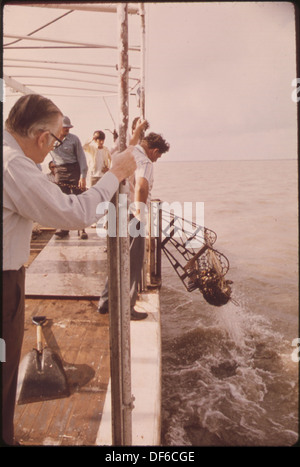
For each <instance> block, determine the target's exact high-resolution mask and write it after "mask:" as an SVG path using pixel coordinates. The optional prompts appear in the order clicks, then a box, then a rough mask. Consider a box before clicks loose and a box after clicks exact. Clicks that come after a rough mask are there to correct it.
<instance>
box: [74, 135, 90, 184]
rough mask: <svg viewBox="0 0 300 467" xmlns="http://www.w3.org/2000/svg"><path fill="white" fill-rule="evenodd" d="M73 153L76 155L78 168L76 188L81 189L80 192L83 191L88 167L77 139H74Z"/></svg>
mask: <svg viewBox="0 0 300 467" xmlns="http://www.w3.org/2000/svg"><path fill="white" fill-rule="evenodd" d="M75 151H76V155H77V161H78V163H79V166H80V179H79V183H78V187H79V188H81V190H85V189H86V176H87V171H88V165H87V162H86V156H85V153H84V150H83V147H82V145H81V142H80V139H79V138H78V137H76V140H75Z"/></svg>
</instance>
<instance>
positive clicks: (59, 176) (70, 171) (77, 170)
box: [51, 116, 88, 239]
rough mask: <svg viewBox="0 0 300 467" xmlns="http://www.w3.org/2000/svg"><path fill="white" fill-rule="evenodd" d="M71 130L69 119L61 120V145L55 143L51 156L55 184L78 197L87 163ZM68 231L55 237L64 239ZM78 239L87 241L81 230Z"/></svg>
mask: <svg viewBox="0 0 300 467" xmlns="http://www.w3.org/2000/svg"><path fill="white" fill-rule="evenodd" d="M70 128H73V125H72V124H71V121H70V119H69V117H66V116H65V117H64V118H63V128H62V131H61V133H60V136H59V138H60V140H61V141H62V142H61V143H56V145H55V146H54V149H53V151H51V155H52V158H53V161H54V163H55V165H56V175H55V182H56V183H57V184H58V185H59V187H60V188H61V190H62V191H63V192H64V193H66V194H67V195H69V194H70V193H73V194H74V195H79V194H80V193H82V192H83V191H85V189H86V176H87V170H88V166H87V162H86V157H85V153H84V150H83V148H82V145H81V142H80V140H79V138H78V136H76V135H74V134H73V133H70ZM68 234H69V231H68V230H58V231H57V232H55V235H56V236H57V237H59V238H63V237H66V236H67V235H68ZM78 235H80V238H82V239H87V238H88V236H87V233H86V232H85V230H84V229H83V230H82V231H81V232H78Z"/></svg>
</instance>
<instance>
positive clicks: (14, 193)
mask: <svg viewBox="0 0 300 467" xmlns="http://www.w3.org/2000/svg"><path fill="white" fill-rule="evenodd" d="M62 122H63V115H62V113H61V111H60V110H59V109H58V107H57V106H56V105H55V104H54V103H53V102H52V101H51V100H50V99H46V98H45V97H43V96H40V95H38V94H29V95H25V96H23V97H21V98H20V99H19V100H18V101H17V102H16V103H15V105H14V106H13V107H12V109H11V111H10V113H9V116H8V118H7V120H6V131H4V135H3V273H2V290H3V294H2V338H3V339H4V342H5V350H6V361H5V362H4V363H2V426H3V439H4V441H5V442H6V443H7V444H13V443H14V429H13V416H14V407H15V399H16V386H17V375H18V366H19V360H20V354H21V347H22V340H23V334H24V295H25V293H24V289H25V269H24V266H23V265H24V263H25V262H26V261H27V260H28V256H29V253H30V239H31V233H32V226H33V220H34V221H36V222H38V223H39V224H41V225H44V226H48V227H54V228H60V229H70V230H71V229H73V230H78V229H81V228H84V227H87V226H89V225H91V224H92V223H93V222H96V221H97V216H96V209H97V206H98V204H99V203H102V202H105V201H109V200H110V199H111V198H112V196H113V195H114V193H115V192H116V190H117V189H118V187H119V184H120V182H121V181H122V180H124V179H125V178H127V177H129V176H130V175H131V174H132V173H133V172H134V170H135V168H136V163H135V160H134V157H133V155H132V148H128V149H127V150H126V151H124V152H123V153H120V154H119V155H117V156H116V157H115V159H114V164H113V167H112V168H111V170H110V171H108V172H107V173H106V174H105V175H104V176H103V177H102V179H101V180H100V181H99V182H98V183H96V185H94V186H93V187H92V188H90V189H89V190H87V191H85V192H83V193H82V194H80V195H77V196H76V195H74V194H70V195H67V194H65V193H63V192H62V190H61V189H60V188H59V186H58V185H56V184H55V183H52V182H51V181H49V180H48V178H47V176H46V175H45V174H43V173H42V172H41V171H40V170H39V169H38V167H37V164H40V163H42V162H43V161H44V159H45V157H46V156H47V154H48V153H49V151H51V150H52V149H53V146H54V143H55V141H56V140H58V141H59V138H58V137H57V136H56V135H59V134H60V132H61V129H62Z"/></svg>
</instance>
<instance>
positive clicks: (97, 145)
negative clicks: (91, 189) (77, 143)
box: [83, 130, 111, 186]
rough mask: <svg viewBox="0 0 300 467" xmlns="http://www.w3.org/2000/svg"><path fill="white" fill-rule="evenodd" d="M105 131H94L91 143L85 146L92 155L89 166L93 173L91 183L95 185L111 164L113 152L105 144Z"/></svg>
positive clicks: (85, 149)
mask: <svg viewBox="0 0 300 467" xmlns="http://www.w3.org/2000/svg"><path fill="white" fill-rule="evenodd" d="M104 141H105V133H103V131H100V130H98V131H94V134H93V140H92V142H91V143H86V144H85V145H84V146H83V149H84V151H86V152H87V153H88V154H89V155H90V161H89V162H88V167H89V171H90V175H91V185H92V186H93V185H95V183H97V182H98V181H99V180H100V178H101V177H103V175H104V174H105V173H106V172H107V171H108V170H109V168H110V166H111V154H110V152H109V149H108V148H107V147H106V146H104Z"/></svg>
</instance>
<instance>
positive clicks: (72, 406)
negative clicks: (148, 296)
mask: <svg viewBox="0 0 300 467" xmlns="http://www.w3.org/2000/svg"><path fill="white" fill-rule="evenodd" d="M96 306H97V302H91V301H84V300H51V299H50V300H49V299H47V300H40V299H37V300H35V299H29V300H26V320H25V338H24V343H23V351H22V353H23V355H25V354H26V353H27V352H30V351H31V350H32V348H33V347H35V346H36V327H35V326H34V325H33V324H32V322H31V317H32V316H34V315H41V314H42V315H46V316H47V318H48V321H47V323H46V324H45V325H44V326H43V330H44V337H45V344H46V345H47V346H48V347H49V348H50V349H51V350H54V351H56V352H58V354H59V355H60V356H61V359H62V362H63V366H64V369H65V371H66V375H67V379H68V382H69V385H70V393H71V394H70V396H69V397H66V398H62V399H56V400H48V401H43V402H33V403H30V404H25V405H17V406H16V412H15V427H16V428H15V430H16V437H17V439H18V440H19V441H20V442H21V443H22V444H25V445H39V446H41V445H72V446H74V445H75V446H76V445H94V444H95V442H96V437H97V432H98V429H99V424H100V421H101V415H102V410H103V404H104V401H105V396H106V390H107V385H108V382H109V378H110V369H109V368H110V362H109V328H108V316H107V315H105V316H102V315H99V314H98V313H97V312H96Z"/></svg>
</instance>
